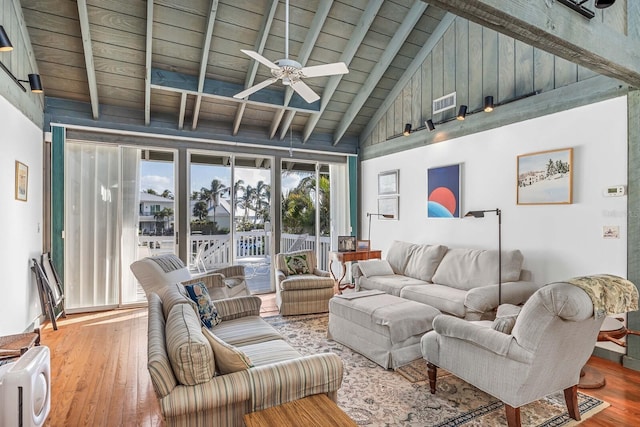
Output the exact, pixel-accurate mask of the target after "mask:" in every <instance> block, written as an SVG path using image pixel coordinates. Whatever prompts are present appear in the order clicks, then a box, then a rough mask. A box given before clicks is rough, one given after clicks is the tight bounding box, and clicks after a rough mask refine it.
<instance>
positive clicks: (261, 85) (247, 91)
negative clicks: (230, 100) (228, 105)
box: [233, 77, 278, 99]
mask: <svg viewBox="0 0 640 427" xmlns="http://www.w3.org/2000/svg"><path fill="white" fill-rule="evenodd" d="M277 80H278V79H277V78H275V77H272V78H270V79H267V80H265V81H263V82H262V83H258V84H257V85H255V86H251V87H250V88H249V89H245V90H243V91H242V92H240V93H236V94H235V95H233V97H234V98H237V99H242V98H246V97H247V96H249V95H251V94H252V93H255V92H257V91H259V90H260V89H263V88H265V87H267V86H269V85H270V84H271V83H274V82H276V81H277Z"/></svg>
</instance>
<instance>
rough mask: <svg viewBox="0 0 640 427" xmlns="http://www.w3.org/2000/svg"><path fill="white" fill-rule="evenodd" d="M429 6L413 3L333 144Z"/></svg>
mask: <svg viewBox="0 0 640 427" xmlns="http://www.w3.org/2000/svg"><path fill="white" fill-rule="evenodd" d="M428 6H429V5H427V4H426V3H424V2H423V1H421V0H416V1H415V3H413V6H412V7H411V9H409V12H408V13H407V15H406V16H405V17H404V20H403V21H402V24H400V28H398V29H397V30H396V32H395V33H394V35H393V37H392V38H391V40H390V41H389V44H388V45H387V47H386V49H385V50H384V52H383V53H382V55H380V58H379V59H378V62H376V65H375V66H374V67H373V69H372V70H371V72H370V73H369V76H368V77H367V80H365V82H364V83H363V84H362V87H361V88H360V90H358V93H357V95H356V97H355V98H354V99H353V101H351V104H350V105H349V108H348V109H347V111H346V112H345V113H344V115H343V116H342V120H340V123H339V124H338V127H337V128H336V130H335V132H334V134H333V145H336V144H337V143H338V142H340V139H341V138H342V136H343V135H344V133H345V132H346V131H347V129H348V128H349V126H350V125H351V123H352V122H353V119H355V117H356V115H358V113H359V112H360V109H361V108H362V106H363V105H364V104H365V102H367V99H369V95H371V92H373V90H374V89H375V88H376V86H377V85H378V82H380V79H381V78H382V76H383V75H384V73H385V71H387V68H389V65H390V64H391V61H393V58H395V57H396V55H397V54H398V51H399V50H400V48H401V47H402V45H403V44H404V42H405V40H407V37H409V34H410V33H411V31H412V30H413V27H415V26H416V24H417V23H418V20H420V17H421V16H422V14H423V13H424V11H425V10H426V9H427V7H428Z"/></svg>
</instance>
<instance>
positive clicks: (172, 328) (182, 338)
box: [165, 304, 215, 385]
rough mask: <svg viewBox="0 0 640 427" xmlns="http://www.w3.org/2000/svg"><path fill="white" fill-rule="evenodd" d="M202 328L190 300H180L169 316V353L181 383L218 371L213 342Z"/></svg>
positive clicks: (201, 379) (195, 381)
mask: <svg viewBox="0 0 640 427" xmlns="http://www.w3.org/2000/svg"><path fill="white" fill-rule="evenodd" d="M200 328H201V326H200V318H199V317H198V316H197V315H196V313H195V312H194V311H193V310H192V309H191V307H190V306H188V305H187V304H176V305H175V306H174V307H173V308H172V309H171V312H170V313H169V316H168V317H167V323H166V325H165V333H166V340H167V353H168V355H169V360H170V361H171V368H172V369H173V373H174V374H175V376H176V379H177V380H178V382H179V383H180V384H184V385H196V384H201V383H204V382H207V381H209V380H210V379H211V378H213V375H214V373H215V362H214V359H213V352H212V351H211V345H210V344H209V342H208V341H207V339H206V338H205V337H204V335H203V334H202V331H201V330H200Z"/></svg>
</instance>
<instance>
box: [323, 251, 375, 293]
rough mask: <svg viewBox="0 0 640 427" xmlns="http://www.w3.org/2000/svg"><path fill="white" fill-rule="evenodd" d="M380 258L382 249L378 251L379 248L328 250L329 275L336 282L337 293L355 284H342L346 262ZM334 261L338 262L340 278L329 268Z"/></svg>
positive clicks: (345, 272) (345, 271) (351, 287)
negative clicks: (348, 250) (344, 250)
mask: <svg viewBox="0 0 640 427" xmlns="http://www.w3.org/2000/svg"><path fill="white" fill-rule="evenodd" d="M380 258H382V251H379V250H371V251H351V252H334V251H332V252H329V272H330V273H331V277H333V280H334V281H335V282H336V286H337V287H338V293H340V294H341V293H342V291H344V290H345V289H353V288H354V287H355V285H352V284H351V283H346V284H344V285H342V280H343V279H344V276H346V274H347V267H346V266H345V264H346V263H347V262H354V261H364V260H367V259H380ZM334 261H337V262H339V263H340V265H341V270H340V279H337V278H336V276H335V275H334V274H333V269H332V268H331V265H332V264H333V262H334Z"/></svg>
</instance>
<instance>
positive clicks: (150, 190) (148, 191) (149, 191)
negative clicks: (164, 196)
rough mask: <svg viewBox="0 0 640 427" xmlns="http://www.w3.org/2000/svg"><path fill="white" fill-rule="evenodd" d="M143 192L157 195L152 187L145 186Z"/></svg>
mask: <svg viewBox="0 0 640 427" xmlns="http://www.w3.org/2000/svg"><path fill="white" fill-rule="evenodd" d="M143 193H147V194H153V195H155V196H157V195H158V193H157V192H156V190H154V189H153V188H147V189H146V190H144V191H143Z"/></svg>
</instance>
